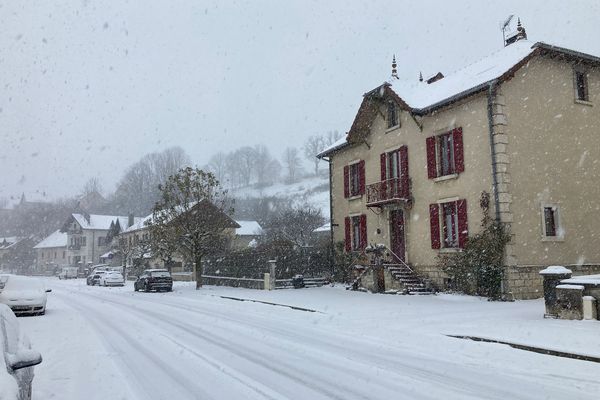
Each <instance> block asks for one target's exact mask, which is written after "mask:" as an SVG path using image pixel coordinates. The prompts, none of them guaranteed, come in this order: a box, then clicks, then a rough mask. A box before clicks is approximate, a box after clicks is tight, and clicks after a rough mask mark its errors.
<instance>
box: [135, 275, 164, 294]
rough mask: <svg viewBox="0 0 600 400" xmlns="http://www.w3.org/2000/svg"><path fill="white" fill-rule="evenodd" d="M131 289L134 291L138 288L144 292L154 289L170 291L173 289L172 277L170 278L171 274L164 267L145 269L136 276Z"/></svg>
mask: <svg viewBox="0 0 600 400" xmlns="http://www.w3.org/2000/svg"><path fill="white" fill-rule="evenodd" d="M133 290H135V291H136V292H137V291H138V290H143V291H145V292H148V291H150V290H156V291H157V292H158V291H161V290H164V291H167V292H170V291H172V290H173V278H171V274H170V273H169V271H167V270H166V269H147V270H145V271H144V272H142V274H141V275H140V276H138V278H137V280H136V281H135V283H134V284H133Z"/></svg>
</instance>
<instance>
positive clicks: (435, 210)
mask: <svg viewBox="0 0 600 400" xmlns="http://www.w3.org/2000/svg"><path fill="white" fill-rule="evenodd" d="M429 227H430V229H431V248H432V249H439V248H440V244H441V243H440V206H439V205H437V204H430V205H429Z"/></svg>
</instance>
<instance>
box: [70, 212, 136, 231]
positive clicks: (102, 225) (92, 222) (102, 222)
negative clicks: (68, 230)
mask: <svg viewBox="0 0 600 400" xmlns="http://www.w3.org/2000/svg"><path fill="white" fill-rule="evenodd" d="M89 217H90V218H89V220H88V219H86V218H85V216H84V215H83V214H73V218H75V221H77V223H78V224H79V225H81V228H82V229H99V230H108V229H109V228H110V223H111V222H115V223H116V221H117V220H118V221H119V225H121V228H125V227H127V224H128V221H129V217H126V216H118V215H97V214H90V215H89ZM141 219H142V218H140V217H134V218H133V223H134V225H135V224H136V223H138V222H139V221H140V220H141Z"/></svg>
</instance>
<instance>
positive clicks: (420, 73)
mask: <svg viewBox="0 0 600 400" xmlns="http://www.w3.org/2000/svg"><path fill="white" fill-rule="evenodd" d="M419 82H423V73H422V72H421V71H419Z"/></svg>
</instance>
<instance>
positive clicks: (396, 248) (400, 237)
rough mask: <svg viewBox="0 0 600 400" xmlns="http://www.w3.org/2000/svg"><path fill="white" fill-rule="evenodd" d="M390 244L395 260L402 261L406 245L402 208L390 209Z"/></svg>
mask: <svg viewBox="0 0 600 400" xmlns="http://www.w3.org/2000/svg"><path fill="white" fill-rule="evenodd" d="M390 244H391V247H392V252H394V255H395V257H394V258H395V259H396V261H404V253H405V251H406V246H405V241H404V212H403V211H402V210H391V211H390Z"/></svg>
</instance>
